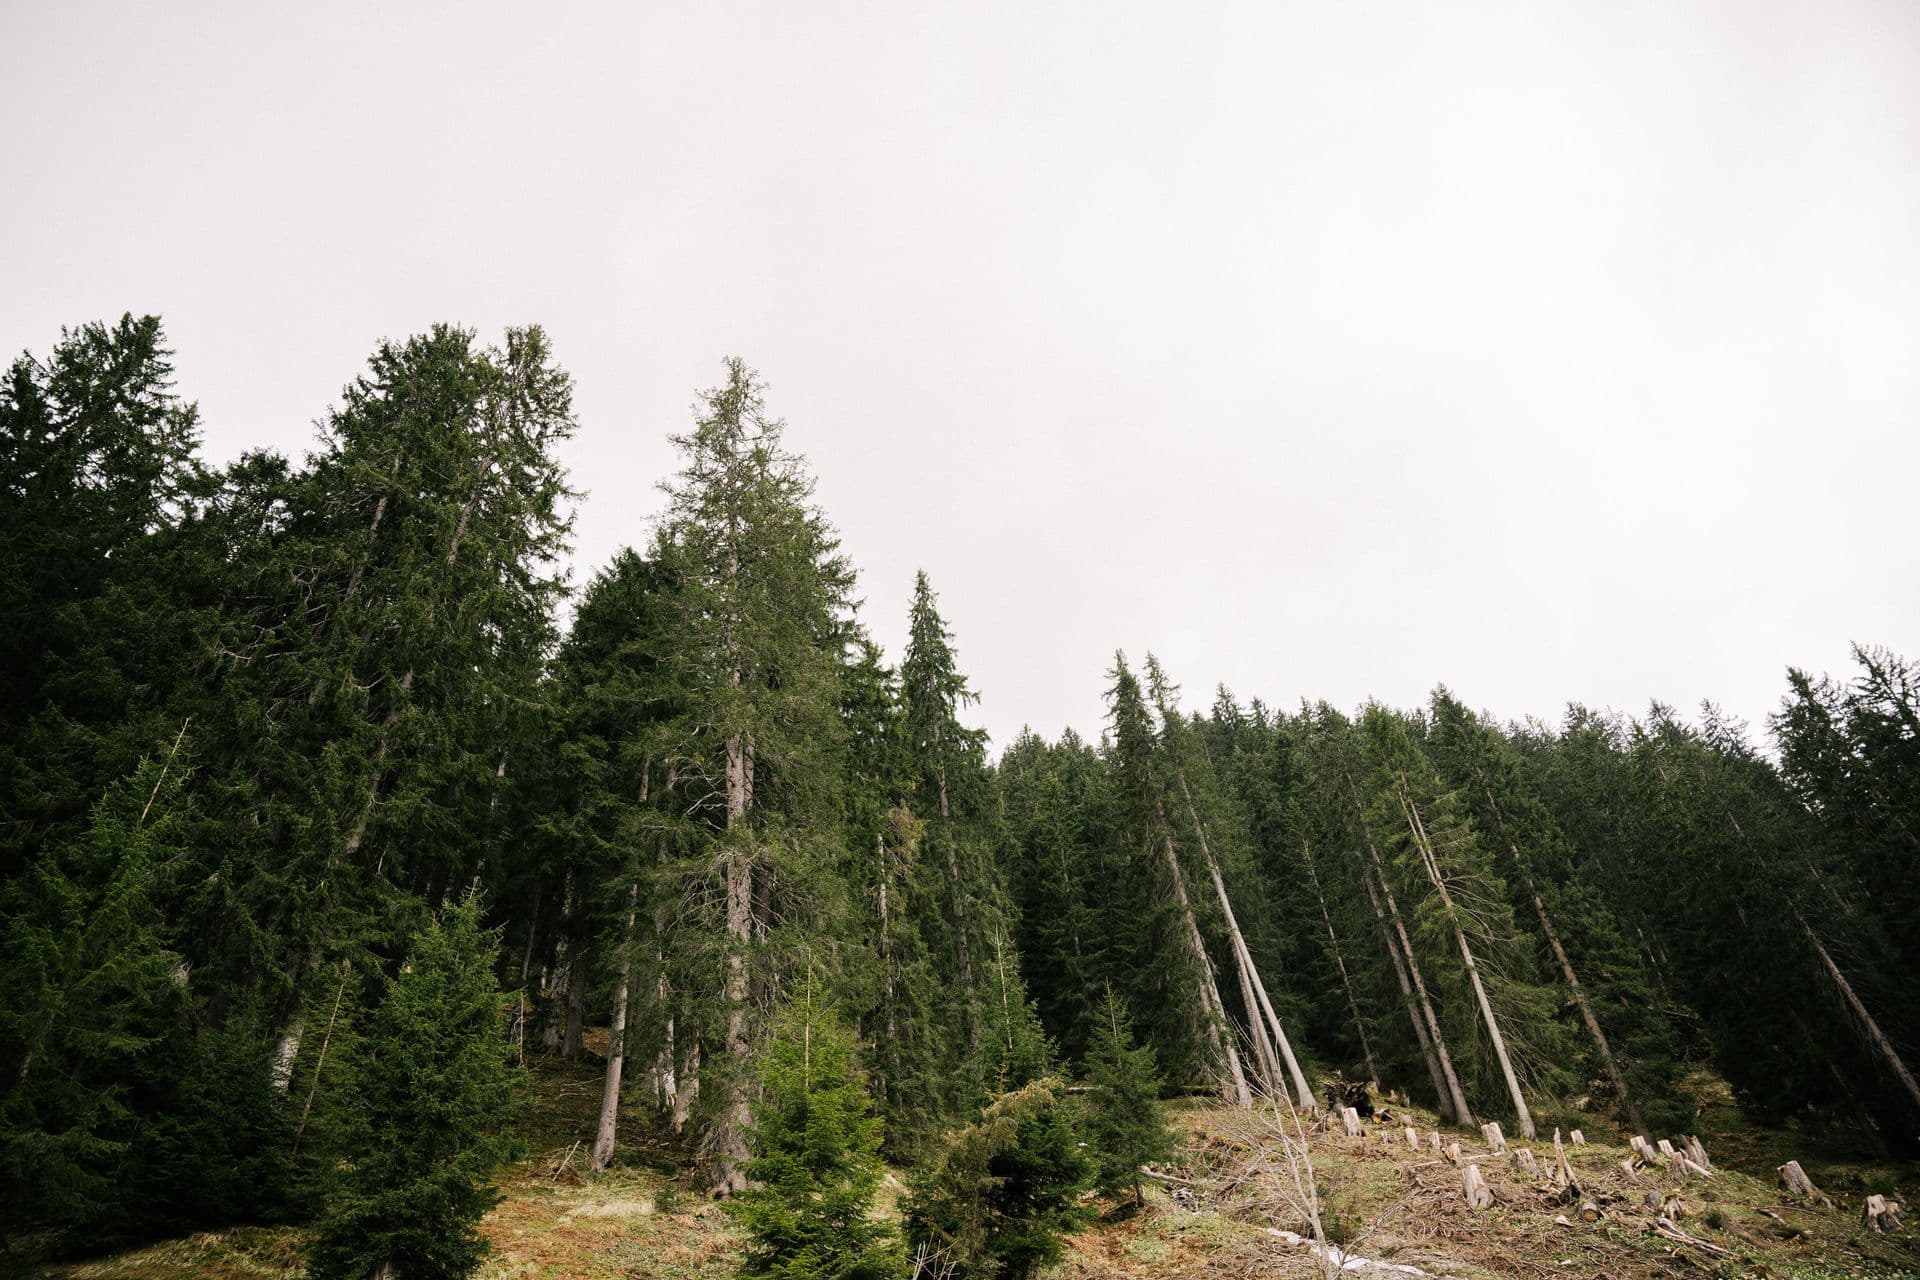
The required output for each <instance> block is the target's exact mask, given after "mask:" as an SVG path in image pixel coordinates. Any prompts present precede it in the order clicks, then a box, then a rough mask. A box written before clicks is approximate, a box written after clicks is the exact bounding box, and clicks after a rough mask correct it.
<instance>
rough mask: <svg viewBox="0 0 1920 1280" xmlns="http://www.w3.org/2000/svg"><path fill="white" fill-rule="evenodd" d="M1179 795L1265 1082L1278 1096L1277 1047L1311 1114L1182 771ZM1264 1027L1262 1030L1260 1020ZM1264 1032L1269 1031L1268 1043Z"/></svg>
mask: <svg viewBox="0 0 1920 1280" xmlns="http://www.w3.org/2000/svg"><path fill="white" fill-rule="evenodd" d="M1178 776H1179V779H1180V794H1181V796H1182V797H1183V798H1184V799H1185V800H1186V802H1187V816H1188V817H1189V818H1191V819H1192V821H1193V833H1194V835H1195V836H1196V837H1198V839H1199V841H1200V856H1201V857H1202V858H1203V859H1205V861H1206V864H1207V875H1208V876H1209V877H1211V878H1212V880H1213V891H1214V893H1215V894H1216V895H1217V896H1218V897H1219V899H1220V914H1221V915H1222V916H1224V917H1225V918H1226V922H1227V937H1228V940H1229V941H1230V942H1231V943H1232V944H1233V955H1234V959H1235V961H1237V962H1238V967H1239V970H1240V990H1241V995H1242V997H1243V998H1244V999H1245V1000H1246V1002H1247V1020H1248V1021H1249V1022H1250V1023H1252V1024H1253V1028H1254V1030H1255V1032H1256V1033H1258V1034H1256V1035H1255V1036H1254V1044H1255V1045H1256V1046H1257V1047H1258V1048H1260V1049H1261V1050H1263V1052H1264V1055H1265V1058H1266V1060H1267V1062H1268V1064H1269V1065H1268V1076H1267V1078H1268V1082H1269V1084H1270V1085H1271V1087H1272V1089H1273V1091H1274V1093H1275V1094H1276V1095H1277V1094H1279V1093H1280V1092H1281V1090H1282V1089H1283V1088H1284V1084H1283V1082H1282V1081H1281V1080H1280V1079H1279V1072H1278V1071H1277V1070H1275V1068H1276V1067H1278V1065H1279V1064H1278V1063H1275V1062H1273V1061H1272V1059H1273V1056H1274V1053H1273V1049H1274V1045H1276V1044H1277V1045H1278V1046H1279V1049H1280V1054H1281V1056H1282V1057H1284V1058H1285V1059H1286V1063H1287V1074H1288V1076H1289V1077H1291V1079H1292V1081H1293V1091H1294V1097H1295V1099H1296V1101H1297V1103H1298V1105H1299V1107H1300V1109H1301V1110H1302V1111H1312V1110H1313V1109H1314V1107H1313V1090H1312V1089H1311V1088H1309V1087H1308V1085H1307V1077H1306V1075H1305V1073H1304V1072H1302V1071H1301V1070H1300V1062H1299V1059H1297V1058H1295V1057H1294V1056H1293V1045H1292V1044H1291V1043H1289V1042H1288V1040H1287V1033H1286V1029H1285V1028H1283V1027H1282V1026H1281V1025H1280V1018H1279V1015H1278V1014H1276V1013H1274V1011H1273V1002H1272V1001H1271V1000H1269V999H1268V998H1267V988H1266V984H1265V983H1263V982H1261V981H1260V970H1259V969H1258V968H1256V967H1255V965H1254V963H1253V952H1252V951H1251V950H1250V949H1248V947H1247V939H1246V935H1244V934H1242V933H1241V932H1240V922H1239V921H1238V920H1236V919H1235V918H1234V914H1233V903H1232V902H1231V901H1229V900H1228V898H1227V882H1226V880H1225V879H1224V878H1223V877H1222V876H1221V875H1220V864H1219V862H1218V861H1217V860H1216V859H1215V858H1214V856H1213V847H1212V846H1211V845H1210V844H1209V843H1208V842H1207V828H1206V824H1204V823H1202V822H1201V821H1200V810H1199V809H1198V808H1197V807H1195V805H1194V803H1193V791H1192V790H1191V789H1190V788H1189V787H1188V786H1187V775H1186V773H1185V771H1180V772H1179V775H1178ZM1263 1016H1264V1017H1265V1019H1266V1026H1265V1028H1264V1029H1263V1028H1262V1027H1261V1019H1262V1017H1263ZM1266 1031H1271V1032H1272V1033H1273V1034H1272V1037H1271V1043H1269V1040H1268V1036H1267V1035H1266V1034H1265V1033H1266Z"/></svg>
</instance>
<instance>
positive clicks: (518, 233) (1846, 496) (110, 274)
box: [0, 0, 1920, 743]
mask: <svg viewBox="0 0 1920 1280" xmlns="http://www.w3.org/2000/svg"><path fill="white" fill-rule="evenodd" d="M0 124H4V127H5V136H6V138H7V140H8V142H9V144H10V145H9V147H8V155H7V159H6V163H5V168H4V174H5V177H4V185H5V198H4V199H0V351H5V352H8V353H11V352H14V351H18V350H20V349H21V348H24V347H31V348H33V349H34V350H36V351H44V350H45V349H46V348H47V346H48V345H49V344H50V343H51V341H52V340H53V338H54V336H55V335H56V333H57V330H58V327H59V325H61V324H62V323H69V324H70V323H76V322H80V321H83V320H88V319H93V318H99V317H106V316H112V315H117V314H119V313H120V312H121V311H123V310H132V311H135V312H141V311H156V312H159V313H160V314H161V315H163V316H164V317H165V318H166V321H167V325H168V329H169V331H170V333H171V335H172V339H173V342H174V344H175V346H176V347H177V348H178V351H179V369H180V383H181V387H182V389H183V390H184V391H185V392H186V393H187V394H188V395H190V396H193V397H195V398H197V399H198V400H199V401H200V404H201V406H202V408H203V410H204V412H205V418H206V427H207V439H208V442H209V445H210V450H211V452H212V454H213V455H214V456H216V457H227V456H230V455H232V454H234V453H235V452H237V451H239V450H240V449H241V448H243V447H245V446H249V445H273V446H278V447H280V448H283V449H287V450H294V451H297V450H299V449H300V448H302V447H304V446H305V445H306V444H307V443H308V442H309V441H310V439H311V434H312V428H311V423H312V421H313V419H315V418H316V417H317V416H318V415H319V414H320V413H321V412H322V410H323V409H324V408H325V407H326V406H327V405H328V404H330V403H331V402H332V400H333V398H334V397H335V395H336V394H337V392H338V390H339V388H340V386H341V385H342V384H343V383H344V382H345V381H346V380H347V379H348V378H350V377H351V376H352V375H353V374H354V373H355V372H356V371H357V369H358V368H359V367H360V366H361V365H362V363H363V362H364V359H365V357H366V355H367V353H368V351H369V350H370V349H371V347H372V345H373V343H374V341H375V340H376V339H377V338H379V337H380V336H382V335H391V336H396V337H398V336H401V335H404V334H405V333H407V332H410V331H413V330H416V329H419V328H421V327H423V326H425V325H427V324H430V323H431V322H433V321H436V320H441V319H447V320H454V321H457V322H460V323H463V324H467V325H472V326H476V327H477V328H479V329H480V330H481V331H482V332H483V333H484V334H486V335H488V336H490V337H491V336H496V335H497V334H498V332H499V330H500V329H501V328H502V327H503V326H505V325H507V324H511V323H521V322H525V321H530V320H537V321H539V322H541V323H542V324H545V325H546V326H547V327H548V328H549V329H550V331H551V332H552V334H553V337H554V340H555V343H556V345H557V348H558V351H559V354H560V358H561V360H562V361H563V363H565V364H566V365H567V367H568V368H570V369H571V370H572V371H573V373H574V375H575V376H576V378H577V380H578V384H579V398H578V407H579V411H580V417H581V423H582V426H581V431H580V434H579V436H578V438H577V440H576V441H575V442H574V444H573V445H572V447H571V449H570V450H569V462H570V463H571V465H572V466H573V468H574V470H575V475H576V479H577V481H578V482H579V483H580V484H581V485H582V486H584V487H585V488H586V489H587V490H588V491H589V493H588V497H587V498H586V500H585V503H584V506H583V509H582V511H581V514H580V519H579V526H578V542H579V553H578V562H579V565H580V567H581V571H582V577H584V574H585V573H586V572H588V571H590V570H591V568H592V567H593V566H595V565H597V564H599V563H602V562H603V561H604V560H605V559H606V558H607V556H608V555H609V554H610V553H611V552H612V551H613V549H614V548H615V547H617V546H619V545H621V544H623V543H627V542H637V541H640V540H642V539H643V538H644V536H645V530H646V522H647V519H648V516H649V514H650V512H652V511H653V510H654V509H655V508H656V507H657V505H658V501H659V499H658V496H657V495H656V493H655V491H654V489H653V485H654V482H655V481H656V480H658V479H659V478H660V477H661V475H662V474H663V473H664V472H665V471H666V470H667V469H669V468H670V466H671V465H672V458H671V455H670V451H669V449H668V447H667V445H666V443H665V436H666V433H667V432H669V431H672V430H677V429H679V428H680V427H682V426H683V425H684V424H685V423H686V422H687V421H688V405H689V404H690V402H691V400H692V395H693V392H694V390H695V389H696V388H697V387H701V386H706V385H710V384H711V383H712V382H714V381H715V380H716V379H717V378H718V376H719V374H720V363H719V362H720V358H721V357H722V356H723V355H726V354H729V353H738V354H741V355H743V356H745V357H746V358H747V359H748V361H749V362H750V363H752V364H753V365H755V366H756V367H757V368H759V369H760V370H761V372H762V373H763V374H764V376H765V377H766V378H767V379H768V380H769V382H770V383H771V384H772V392H771V396H770V403H771V405H772V407H773V409H774V410H775V412H777V413H779V414H780V415H781V416H783V417H785V418H786V419H787V420H788V423H789V425H790V439H791V440H792V442H793V443H794V444H795V445H796V446H797V447H798V448H800V449H801V450H803V451H804V452H806V453H807V454H808V455H809V456H810V457H811V458H812V460H813V463H814V465H815V468H816V470H817V471H818V473H819V476H820V497H821V499H822V501H823V502H824V504H825V505H826V507H827V509H828V510H829V512H830V513H831V515H832V517H833V519H834V520H835V522H836V523H837V524H838V526H839V527H840V529H841V530H842V532H843V534H844V537H845V543H846V548H847V550H848V551H849V553H850V554H851V555H852V557H853V558H854V560H855V561H856V563H857V564H858V566H859V567H860V570H861V573H862V586H863V590H864V592H865V594H866V595H867V597H868V600H869V605H868V609H867V613H868V616H869V622H870V623H871V625H872V626H873V628H874V630H875V632H876V634H877V635H878V636H879V637H880V639H881V640H882V641H883V642H885V643H886V644H887V645H888V647H889V649H890V650H891V649H893V648H895V646H896V645H897V642H898V640H899V638H900V636H901V634H902V632H903V630H904V627H903V619H902V614H903V612H904V609H905V603H906V598H907V594H908V590H909V587H910V584H911V581H912V575H913V571H914V569H915V568H916V567H925V568H926V569H927V571H928V572H929V573H930V574H931V575H932V578H933V581H934V584H935V587H936V588H937V589H938V590H939V591H940V592H941V594H942V600H943V604H944V607H945V610H946V612H947V614H948V616H949V617H950V619H951V621H952V623H953V625H954V627H955V629H956V632H957V636H958V642H959V647H960V654H961V658H962V661H963V663H964V664H965V666H966V668H967V670H968V671H969V673H970V674H971V676H972V678H973V680H974V682H975V684H976V685H977V686H978V687H979V688H980V690H981V691H982V693H983V694H984V700H983V703H982V705H981V708H980V714H981V717H982V719H983V721H984V723H985V724H986V725H987V726H988V727H989V728H990V729H991V730H992V731H993V734H994V736H995V738H996V739H997V740H999V741H1000V742H1002V743H1004V742H1005V741H1006V740H1007V739H1008V738H1009V737H1010V736H1011V735H1012V733H1013V732H1014V731H1016V730H1017V729H1018V728H1019V726H1020V725H1021V723H1022V722H1029V721H1030V722H1032V723H1033V724H1034V725H1035V726H1036V727H1037V728H1040V729H1042V730H1043V731H1045V732H1047V733H1049V734H1051V733H1053V732H1056V731H1057V730H1058V729H1059V728H1060V727H1061V726H1063V725H1065V724H1069V723H1070V724H1073V725H1075V726H1077V727H1079V728H1081V729H1082V730H1083V731H1094V730H1097V728H1098V725H1099V722H1100V717H1101V689H1102V686H1103V684H1104V680H1103V675H1102V673H1103V672H1104V670H1105V669H1106V667H1107V665H1108V662H1109V659H1110V656H1111V654H1112V651H1113V650H1114V648H1115V647H1116V646H1124V647H1125V648H1126V649H1127V650H1128V651H1129V653H1131V654H1133V655H1134V656H1135V657H1136V658H1137V657H1138V656H1139V655H1140V653H1141V652H1142V651H1144V650H1147V649H1153V650H1156V651H1158V652H1159V654H1160V655H1161V657H1162V658H1163V659H1164V660H1165V661H1166V663H1167V664H1168V666H1169V667H1170V669H1171V670H1172V671H1173V673H1174V674H1175V676H1176V677H1177V678H1178V679H1180V680H1181V681H1182V682H1183V683H1184V684H1185V686H1186V688H1187V691H1188V697H1189V701H1191V702H1196V703H1204V702H1205V701H1206V700H1207V699H1208V698H1209V697H1210V690H1211V689H1212V687H1213V685H1214V684H1215V683H1216V682H1218V681H1223V680H1224V681H1226V682H1228V683H1230V684H1231V685H1232V686H1233V687H1234V688H1235V689H1236V690H1238V691H1240V692H1241V693H1242V694H1243V695H1245V694H1253V693H1258V694H1260V695H1262V696H1264V697H1266V698H1267V699H1268V700H1269V701H1275V702H1282V703H1291V702H1292V701H1294V700H1296V699H1298V698H1299V697H1301V696H1303V695H1307V696H1314V697H1326V698H1329V699H1331V700H1333V701H1334V702H1336V703H1339V704H1342V705H1352V704H1354V703H1357V702H1358V701H1360V700H1361V699H1363V698H1365V697H1367V696H1368V695H1375V696H1378V697H1380V698H1382V699H1385V700H1388V701H1391V702H1395V703H1400V704H1408V703H1415V702H1418V701H1420V700H1422V699H1423V698H1424V697H1425V695H1426V692H1427V691H1428V689H1429V688H1431V686H1432V685H1433V684H1434V683H1435V682H1436V681H1440V680H1445V681H1447V682H1448V683H1449V684H1451V685H1452V686H1453V688H1454V689H1455V690H1456V691H1457V692H1458V693H1459V694H1460V695H1461V696H1462V697H1464V698H1465V699H1467V700H1468V701H1469V702H1471V703H1473V704H1475V705H1478V706H1484V707H1488V708H1491V709H1493V710H1494V711H1496V712H1498V713H1500V714H1502V715H1507V716H1518V715H1523V714H1529V713H1532V714H1539V715H1544V716H1548V717H1555V716H1557V715H1558V714H1559V711H1560V709H1561V707H1562V706H1563V704H1564V703H1565V702H1566V701H1567V700H1569V699H1580V700H1583V701H1587V702H1590V703H1595V704H1600V705H1611V706H1615V707H1618V708H1621V709H1627V710H1638V709H1640V708H1642V707H1643V706H1644V705H1645V702H1646V700H1647V699H1648V698H1650V697H1658V698H1661V699H1664V700H1667V701H1671V702H1676V703H1679V704H1681V705H1682V706H1691V705H1692V704H1693V703H1694V702H1695V701H1696V700H1697V699H1699V698H1701V697H1711V698H1714V699H1716V700H1719V701H1722V702H1724V703H1725V704H1726V705H1727V706H1728V707H1729V708H1730V709H1732V710H1734V711H1735V712H1737V713H1739V714H1742V715H1745V716H1747V717H1749V718H1752V719H1754V720H1755V721H1756V722H1757V721H1758V720H1759V719H1760V718H1761V717H1762V716H1764V715H1765V714H1766V713H1767V712H1768V711H1769V710H1771V709H1772V708H1773V706H1774V705H1775V703H1776V701H1777V699H1778V697H1779V694H1780V692H1781V690H1782V687H1783V668H1784V667H1785V666H1786V665H1787V664H1788V663H1794V664H1799V665H1806V666H1812V667H1815V668H1838V667H1840V666H1842V665H1843V664H1844V663H1845V661H1846V646H1847V643H1848V642H1849V641H1850V640H1853V639H1861V640H1866V641H1872V642H1879V643H1885V644H1889V645H1892V646H1894V647H1896V648H1901V649H1904V650H1905V651H1907V652H1909V653H1912V652H1915V651H1920V539H1916V536H1915V518H1914V515H1915V491H1916V478H1917V477H1920V432H1917V431H1916V429H1915V428H1916V426H1920V360H1917V359H1916V356H1917V355H1920V6H1915V5H1913V4H1911V3H1907V2H1906V0H1888V2H1886V3H1842V2H1839V0H1820V2H1819V3H1795V4H1784V3H1771V4H1770V3H1756V2H1754V0H1729V2H1727V3H1713V4H1708V3H1676V2H1675V0H1656V2H1652V3H1620V2H1618V0H1606V2H1604V3H1602V2H1598V0H1596V2H1595V3H1591V4H1546V3H1537V2H1533V0H1527V2H1524V3H1512V4H1447V5H1434V4H1428V3H1410V4H1404V5H1381V4H1363V3H1330V4H1325V5H1302V4H1280V3H1249V4H1231V5H1229V4H1220V5H1135V4H1120V3H1113V2H1112V0H1107V2H1104V3H1093V4H1085V5H1068V4H1036V3H1032V2H1031V0H1027V2H1024V3H1014V4H1005V5H987V4H973V3H969V4H941V5H920V4H906V3H871V4H862V5H851V4H832V3H817V2H816V3H806V4H794V3H767V4H751V5H736V4H711V3H702V4H671V5H669V4H655V5H625V4H623V5H612V4H609V5H601V6H567V5H528V4H518V5H479V4H471V3H462V4H445V5H436V4H416V3H401V4H396V3H383V4H368V5H344V4H325V5H302V6H298V7H295V6H292V5H281V4H258V3H244V4H232V5H219V6H215V5H193V4H149V3H127V4H87V3H60V4H50V3H31V4H30V3H23V2H22V0H3V3H0Z"/></svg>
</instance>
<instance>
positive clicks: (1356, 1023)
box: [1300, 840, 1431, 1089]
mask: <svg viewBox="0 0 1920 1280" xmlns="http://www.w3.org/2000/svg"><path fill="white" fill-rule="evenodd" d="M1300 857H1301V860H1302V861H1304V862H1305V863H1306V864H1307V883H1309V884H1311V885H1312V886H1313V898H1314V901H1315V902H1317V903H1319V904H1320V922H1321V923H1322V924H1324V925H1325V926H1326V927H1327V946H1328V948H1329V949H1331V950H1332V952H1333V964H1334V967H1335V968H1336V969H1338V970H1339V971H1340V989H1341V990H1342V991H1343V992H1345V993H1346V997H1347V1012H1348V1013H1350V1014H1352V1015H1353V1030H1354V1033H1355V1034H1356V1035H1358V1036H1359V1037H1360V1054H1361V1056H1362V1057H1363V1058H1365V1059H1366V1063H1367V1083H1368V1084H1371V1085H1372V1086H1373V1087H1374V1088H1375V1089H1378V1088H1379V1087H1380V1070H1379V1068H1378V1067H1376V1066H1374V1063H1373V1045H1372V1044H1370V1043H1369V1042H1368V1040H1367V1024H1366V1023H1365V1022H1364V1021H1363V1020H1362V1019H1361V1017H1360V1002H1359V1001H1358V1000H1357V999H1355V998H1354V994H1353V978H1352V976H1351V975H1350V974H1348V972H1347V958H1346V957H1345V956H1344V955H1342V954H1341V953H1340V938H1339V936H1338V935H1337V934H1335V933H1334V931H1333V917H1332V916H1331V915H1329V914H1328V912H1327V895H1326V893H1325V892H1324V891H1323V890H1322V889H1321V888H1320V873H1319V871H1318V870H1317V869H1315V867H1314V865H1313V851H1312V850H1311V849H1309V848H1308V847H1307V842H1306V841H1305V840H1302V841H1301V842H1300ZM1397 963H1398V962H1397V961H1396V964H1397ZM1405 980H1406V979H1405V975H1402V977H1401V981H1402V982H1405ZM1414 1025H1415V1026H1416V1027H1417V1026H1419V1020H1418V1019H1415V1021H1414ZM1425 1041H1426V1037H1425V1036H1422V1037H1421V1048H1422V1050H1423V1051H1424V1052H1427V1053H1428V1054H1429V1055H1430V1054H1431V1050H1429V1049H1427V1047H1426V1043H1425Z"/></svg>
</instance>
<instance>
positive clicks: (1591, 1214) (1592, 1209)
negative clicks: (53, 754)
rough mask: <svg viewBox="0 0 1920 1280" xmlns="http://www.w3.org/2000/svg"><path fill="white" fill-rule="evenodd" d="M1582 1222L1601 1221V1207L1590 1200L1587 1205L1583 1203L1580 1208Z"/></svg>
mask: <svg viewBox="0 0 1920 1280" xmlns="http://www.w3.org/2000/svg"><path fill="white" fill-rule="evenodd" d="M1580 1221H1582V1222H1598V1221H1600V1206H1599V1205H1597V1204H1595V1203H1594V1202H1593V1201H1591V1200H1588V1201H1586V1202H1585V1203H1583V1204H1582V1205H1581V1206H1580Z"/></svg>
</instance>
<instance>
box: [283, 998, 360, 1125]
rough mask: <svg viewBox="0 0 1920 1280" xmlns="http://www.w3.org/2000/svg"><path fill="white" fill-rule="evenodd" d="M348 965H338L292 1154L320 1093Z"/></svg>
mask: <svg viewBox="0 0 1920 1280" xmlns="http://www.w3.org/2000/svg"><path fill="white" fill-rule="evenodd" d="M347 973H348V966H347V965H346V963H345V962H342V963H341V965H340V989H339V990H338V991H335V992H334V993H333V1012H332V1013H329V1014H328V1015H327V1033H326V1034H325V1035H323V1036H321V1037H320V1052H319V1054H318V1055H317V1056H316V1057H315V1058H314V1060H313V1081H312V1083H311V1084H309V1085H308V1086H307V1100H306V1102H305V1103H304V1104H302V1106H301V1107H300V1123H299V1124H298V1125H296V1126H294V1130H293V1154H295V1155H299V1154H300V1137H301V1135H302V1134H304V1133H306V1131H307V1121H308V1119H309V1118H311V1117H312V1115H313V1100H314V1098H315V1097H317V1096H318V1095H319V1093H320V1073H321V1072H322V1071H324V1070H326V1067H327V1050H328V1048H330V1047H331V1046H332V1044H333V1025H334V1023H335V1022H336V1021H338V1020H339V1017H340V1002H341V1001H343V1000H345V999H346V998H347Z"/></svg>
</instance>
